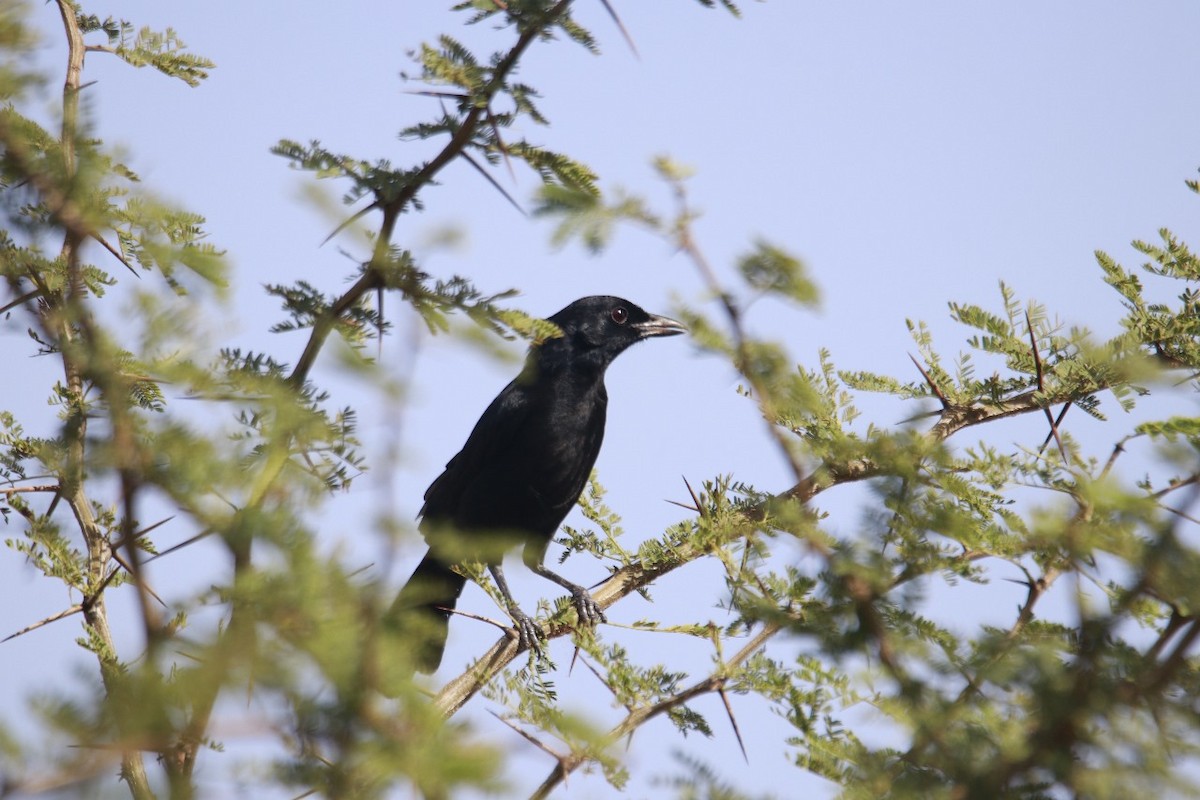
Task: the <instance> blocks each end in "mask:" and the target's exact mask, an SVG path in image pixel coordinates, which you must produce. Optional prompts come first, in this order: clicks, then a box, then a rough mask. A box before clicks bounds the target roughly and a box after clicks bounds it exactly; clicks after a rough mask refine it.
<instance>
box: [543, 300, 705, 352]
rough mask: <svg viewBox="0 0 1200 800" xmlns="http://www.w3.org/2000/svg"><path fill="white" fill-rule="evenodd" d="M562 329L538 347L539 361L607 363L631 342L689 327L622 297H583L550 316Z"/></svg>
mask: <svg viewBox="0 0 1200 800" xmlns="http://www.w3.org/2000/svg"><path fill="white" fill-rule="evenodd" d="M547 319H548V320H549V321H550V322H553V323H554V324H555V325H557V326H558V328H559V330H561V331H562V336H561V337H559V338H554V339H548V340H546V341H545V342H543V343H542V345H541V346H540V347H539V348H537V349H538V350H540V351H541V352H540V353H539V361H543V362H545V361H547V360H552V361H559V360H564V359H565V360H567V361H570V362H571V363H576V364H579V363H588V364H591V365H593V366H597V367H599V368H600V369H603V368H605V367H607V366H608V365H609V364H611V363H612V361H613V359H614V358H616V357H617V356H619V355H620V354H621V353H622V352H623V351H625V350H626V349H627V348H628V347H629V346H630V345H632V344H636V343H637V342H640V341H642V340H643V339H649V338H651V337H655V336H675V335H677V334H680V333H686V332H687V328H685V327H684V326H683V325H682V324H680V323H678V322H676V321H675V320H673V319H669V318H668V317H660V316H658V315H657V314H651V313H649V312H648V311H646V310H645V309H644V308H642V307H641V306H639V305H637V304H636V303H631V302H629V301H628V300H624V299H622V298H620V297H611V296H609V295H595V296H592V297H583V298H580V299H579V300H576V301H575V302H574V303H571V305H569V306H567V307H566V308H564V309H563V310H562V311H559V312H558V313H557V314H555V315H553V316H551V317H548V318H547Z"/></svg>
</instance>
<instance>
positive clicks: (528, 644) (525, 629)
mask: <svg viewBox="0 0 1200 800" xmlns="http://www.w3.org/2000/svg"><path fill="white" fill-rule="evenodd" d="M508 614H509V616H511V617H512V620H513V628H515V629H516V632H517V642H518V643H519V644H520V646H521V649H522V650H532V651H534V652H535V653H537V654H538V655H539V656H540V655H541V654H542V637H543V636H545V634H544V633H542V626H540V625H538V624H537V623H536V622H534V621H533V618H531V617H530V616H529V615H528V614H526V613H525V612H524V611H522V610H521V609H519V608H517V607H516V606H512V607H510V608H509V609H508Z"/></svg>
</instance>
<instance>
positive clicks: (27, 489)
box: [0, 483, 62, 494]
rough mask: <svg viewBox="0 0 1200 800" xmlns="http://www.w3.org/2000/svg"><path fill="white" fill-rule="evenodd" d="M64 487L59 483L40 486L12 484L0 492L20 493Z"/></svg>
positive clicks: (47, 490) (53, 490)
mask: <svg viewBox="0 0 1200 800" xmlns="http://www.w3.org/2000/svg"><path fill="white" fill-rule="evenodd" d="M60 489H62V487H61V486H59V485H58V484H57V483H43V484H40V485H38V486H10V487H8V488H7V489H0V494H20V493H22V492H57V491H59V490H60Z"/></svg>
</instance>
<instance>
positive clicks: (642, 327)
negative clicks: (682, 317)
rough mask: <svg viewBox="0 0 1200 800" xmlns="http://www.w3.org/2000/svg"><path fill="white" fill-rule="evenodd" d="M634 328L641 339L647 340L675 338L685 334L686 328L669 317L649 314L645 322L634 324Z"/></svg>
mask: <svg viewBox="0 0 1200 800" xmlns="http://www.w3.org/2000/svg"><path fill="white" fill-rule="evenodd" d="M634 328H636V329H637V332H638V333H639V334H640V335H641V337H642V338H643V339H649V338H650V337H651V336H677V335H679V334H681V333H687V328H686V327H684V325H683V323H681V322H676V321H675V320H673V319H671V318H670V317H660V316H657V315H656V314H651V315H650V319H648V320H646V321H645V322H638V323H635V324H634Z"/></svg>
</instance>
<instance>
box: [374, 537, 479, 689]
mask: <svg viewBox="0 0 1200 800" xmlns="http://www.w3.org/2000/svg"><path fill="white" fill-rule="evenodd" d="M466 582H467V579H466V578H464V577H463V576H462V575H459V574H458V573H457V572H454V571H453V570H452V569H450V567H449V566H447V565H446V563H445V562H443V561H442V560H440V559H438V558H437V557H436V556H434V554H433V551H432V550H430V551H429V552H427V553H425V557H424V558H423V559H421V563H420V564H417V568H416V569H415V570H413V574H412V577H410V578H409V579H408V583H406V584H404V588H402V589H401V590H400V594H398V595H397V596H396V600H395V602H393V603H392V608H391V610H390V611H389V612H388V618H389V619H390V620H392V621H393V623H394V624H396V625H397V626H398V627H399V629H400V631H401V632H402V635H404V636H405V637H407V638H408V640H409V641H410V642H411V643H412V647H413V651H412V652H413V663H414V664H415V665H416V667H417V669H418V670H420V671H421V672H433V671H434V670H436V669H437V668H438V665H439V664H441V663H442V654H443V653H444V652H445V650H446V637H447V636H448V635H449V633H450V612H451V611H453V610H454V606H455V604H456V603H457V602H458V596H459V595H460V594H462V590H463V586H465V585H466Z"/></svg>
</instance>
